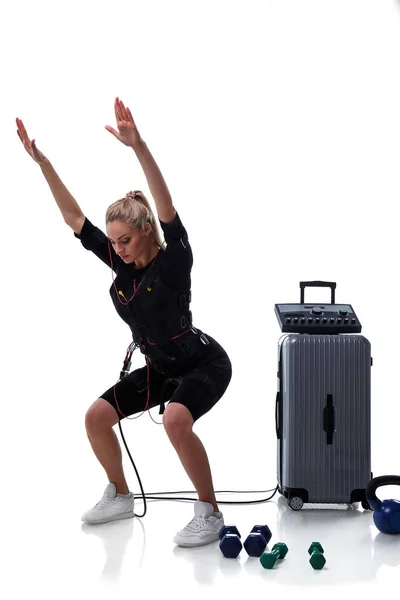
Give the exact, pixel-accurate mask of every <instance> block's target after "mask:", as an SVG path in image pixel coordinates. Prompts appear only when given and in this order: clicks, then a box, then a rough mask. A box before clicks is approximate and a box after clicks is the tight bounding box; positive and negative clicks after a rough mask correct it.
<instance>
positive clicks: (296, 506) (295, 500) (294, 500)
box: [288, 496, 303, 510]
mask: <svg viewBox="0 0 400 600" xmlns="http://www.w3.org/2000/svg"><path fill="white" fill-rule="evenodd" d="M288 505H289V506H290V508H291V509H292V510H301V509H302V508H303V500H302V499H301V498H300V497H299V496H292V497H291V498H289V500H288Z"/></svg>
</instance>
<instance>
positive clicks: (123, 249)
mask: <svg viewBox="0 0 400 600" xmlns="http://www.w3.org/2000/svg"><path fill="white" fill-rule="evenodd" d="M115 116H116V120H117V128H118V131H116V130H115V129H113V128H112V127H110V126H107V127H106V129H107V130H108V131H109V132H110V133H112V134H113V135H114V136H115V137H116V138H117V139H118V140H119V141H120V142H122V143H123V144H125V145H126V146H128V147H130V148H132V149H133V150H134V152H135V154H136V156H137V158H138V160H139V162H140V164H141V166H142V168H143V171H144V173H145V176H146V179H147V182H148V185H149V188H150V191H151V193H152V195H153V198H154V201H155V205H156V208H157V213H158V220H159V223H160V225H161V228H162V230H163V233H164V237H165V241H166V247H165V244H163V242H162V240H161V237H160V235H159V232H158V230H157V223H156V220H155V218H154V215H153V213H152V210H151V208H150V205H149V203H148V201H147V200H146V198H145V196H144V194H143V193H142V192H140V191H137V192H129V193H128V194H127V195H126V197H125V198H123V199H121V200H118V201H116V202H114V203H113V204H112V205H111V206H110V207H109V208H108V209H107V213H106V231H107V236H106V235H105V234H104V233H103V232H102V231H100V230H99V229H98V228H97V227H95V226H94V225H93V224H92V223H91V222H90V221H89V219H88V218H87V217H86V216H85V215H84V214H83V212H82V210H81V209H80V207H79V205H78V204H77V202H76V200H75V199H74V198H73V197H72V196H71V194H70V193H69V191H68V190H67V188H66V187H65V186H64V184H63V183H62V181H61V180H60V178H59V176H58V175H57V173H56V172H55V170H54V168H53V166H52V165H51V163H50V161H49V160H48V159H47V158H46V157H45V156H44V155H43V154H42V153H41V152H40V151H39V150H38V149H37V147H36V144H35V140H32V141H30V139H29V137H28V135H27V132H26V129H25V127H24V125H23V123H22V121H21V120H20V119H17V127H18V130H17V132H18V135H19V137H20V139H21V141H22V143H23V144H24V147H25V149H26V151H27V152H28V153H29V154H30V156H31V157H32V158H33V160H35V161H36V162H37V163H38V164H39V165H40V168H41V170H42V172H43V175H44V176H45V178H46V180H47V183H48V184H49V186H50V189H51V191H52V193H53V196H54V198H55V200H56V202H57V204H58V207H59V209H60V210H61V213H62V215H63V217H64V221H65V222H66V224H67V225H69V226H70V227H71V228H72V229H73V231H74V235H75V236H76V237H77V238H79V239H80V240H81V243H82V245H83V246H84V247H85V248H86V249H88V250H90V251H92V252H93V253H94V254H95V255H96V256H97V257H98V258H100V260H102V261H103V262H104V263H105V264H107V265H108V266H109V267H110V268H111V269H112V270H113V271H114V273H115V274H116V278H115V280H114V281H113V284H112V286H111V288H110V295H111V298H112V301H113V303H114V305H115V308H116V310H117V312H118V314H119V315H120V317H121V318H122V319H123V320H124V321H125V322H126V323H127V324H128V325H129V327H130V329H131V332H132V336H133V343H134V344H135V346H136V345H137V346H138V347H140V350H141V352H142V353H143V354H144V355H145V358H146V366H145V367H142V368H139V369H136V370H135V371H133V372H132V373H129V374H127V375H126V376H125V377H124V378H123V379H121V380H120V381H119V382H118V383H117V384H116V385H115V386H113V387H111V388H109V389H108V390H107V391H106V392H104V393H103V394H101V396H100V397H99V398H98V399H97V400H96V401H95V402H94V403H93V404H92V405H91V406H90V408H89V409H88V411H87V413H86V422H85V425H86V431H87V435H88V438H89V441H90V444H91V446H92V448H93V451H94V453H95V455H96V457H97V459H98V460H99V462H100V463H101V465H102V466H103V468H104V470H105V472H106V474H107V477H108V481H109V484H108V485H107V487H106V489H105V492H104V494H103V497H102V499H101V500H100V502H98V503H97V504H96V505H95V506H94V507H93V508H92V509H91V510H89V511H87V512H86V513H85V514H84V515H83V517H82V520H83V521H84V522H86V523H106V522H108V521H112V520H117V519H125V518H129V517H133V514H134V513H133V509H134V496H133V493H132V492H130V491H129V488H128V484H127V482H126V479H125V475H124V472H123V468H122V455H121V448H120V445H119V442H118V439H117V436H116V434H115V432H114V430H113V427H114V425H115V424H117V423H118V421H119V420H120V419H123V418H124V417H128V416H130V415H133V414H136V413H142V412H143V411H144V410H147V409H148V408H151V407H152V406H157V405H160V406H161V408H160V413H162V412H163V410H164V401H167V400H168V401H169V402H168V405H167V407H166V408H165V410H164V412H163V425H164V428H165V431H166V432H167V435H168V437H169V440H170V441H171V443H172V445H173V447H174V448H175V450H176V452H177V454H178V456H179V458H180V460H181V462H182V465H183V467H184V469H185V470H186V473H187V474H188V476H189V478H190V479H191V481H192V483H193V485H194V487H195V489H196V492H197V494H198V500H196V502H195V505H194V513H195V516H194V518H193V519H192V520H191V521H190V523H189V524H188V525H187V526H186V527H184V529H182V530H181V531H180V532H178V533H177V534H176V536H175V538H174V542H175V543H176V544H178V545H180V546H187V547H189V546H198V545H203V544H208V543H210V542H212V541H215V540H217V539H218V533H219V531H220V529H221V528H222V526H223V524H224V523H223V515H222V513H221V512H219V510H218V506H217V502H216V499H215V494H214V488H213V482H212V476H211V471H210V466H209V462H208V458H207V454H206V451H205V449H204V446H203V444H202V443H201V441H200V439H199V438H198V437H197V435H196V434H195V433H194V432H193V425H194V423H195V422H196V421H197V419H199V418H200V417H201V416H202V415H204V414H205V413H206V412H207V411H209V410H210V409H211V408H212V407H213V406H214V405H215V403H216V402H217V401H218V400H219V399H220V398H221V396H222V395H223V394H224V392H225V390H226V388H227V387H228V384H229V382H230V379H231V375H232V370H231V363H230V360H229V357H228V355H227V354H226V352H225V350H224V349H223V348H222V347H221V346H220V345H219V344H218V343H217V342H216V341H215V340H214V339H213V338H212V337H210V336H209V335H205V334H204V333H203V332H202V331H200V330H198V329H196V328H195V327H194V326H193V325H192V321H191V318H192V317H191V312H190V310H189V303H190V285H191V279H190V273H191V268H192V264H193V257H192V251H191V247H190V244H189V241H188V235H187V232H186V230H185V227H184V226H183V224H182V222H181V220H180V218H179V214H178V213H177V211H176V209H175V207H174V205H173V203H172V199H171V196H170V193H169V191H168V188H167V186H166V184H165V181H164V179H163V176H162V174H161V172H160V170H159V168H158V166H157V164H156V162H155V161H154V158H153V157H152V155H151V153H150V151H149V149H148V148H147V146H146V144H145V142H144V141H143V139H142V138H141V136H140V135H139V132H138V129H137V127H136V125H135V122H134V120H133V118H132V115H131V112H130V110H129V108H127V107H125V106H124V104H123V103H122V102H121V101H120V100H119V99H118V98H116V100H115Z"/></svg>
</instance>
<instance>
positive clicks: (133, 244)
mask: <svg viewBox="0 0 400 600" xmlns="http://www.w3.org/2000/svg"><path fill="white" fill-rule="evenodd" d="M106 228H107V236H108V238H109V240H110V243H111V246H112V247H113V248H114V250H115V252H116V254H118V256H120V257H121V258H122V260H123V261H124V262H126V263H131V262H133V261H135V260H136V259H137V258H138V257H139V256H140V255H141V254H143V252H144V251H145V250H146V248H147V247H148V245H149V243H150V238H149V233H150V231H151V227H150V225H149V223H146V225H145V231H142V230H141V229H139V228H137V227H131V226H130V225H128V224H127V223H122V222H121V221H111V222H110V223H107V226H106Z"/></svg>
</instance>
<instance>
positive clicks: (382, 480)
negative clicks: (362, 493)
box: [366, 475, 400, 510]
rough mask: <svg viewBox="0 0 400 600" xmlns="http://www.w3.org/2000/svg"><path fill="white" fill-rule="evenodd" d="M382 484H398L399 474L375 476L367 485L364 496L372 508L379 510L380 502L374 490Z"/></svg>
mask: <svg viewBox="0 0 400 600" xmlns="http://www.w3.org/2000/svg"><path fill="white" fill-rule="evenodd" d="M382 485H400V476H399V475H382V476H381V477H375V478H374V479H371V481H370V482H369V483H368V485H367V489H366V496H367V500H368V503H369V504H370V506H371V508H372V509H373V510H380V508H381V506H382V502H381V501H380V500H379V498H377V496H376V493H375V492H376V490H377V489H378V487H381V486H382Z"/></svg>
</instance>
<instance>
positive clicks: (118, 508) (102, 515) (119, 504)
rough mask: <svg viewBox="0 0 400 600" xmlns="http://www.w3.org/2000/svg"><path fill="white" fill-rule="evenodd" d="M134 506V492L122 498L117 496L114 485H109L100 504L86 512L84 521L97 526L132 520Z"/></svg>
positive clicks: (83, 517) (119, 495)
mask: <svg viewBox="0 0 400 600" xmlns="http://www.w3.org/2000/svg"><path fill="white" fill-rule="evenodd" d="M133 506H134V495H133V494H132V492H129V494H128V495H127V496H122V495H121V494H117V488H116V487H115V485H114V483H109V484H108V486H107V487H106V489H105V491H104V494H103V497H102V499H101V500H100V502H98V503H97V504H96V505H95V506H93V508H91V509H90V510H88V511H87V512H85V514H84V515H83V516H82V521H83V522H84V523H89V524H90V525H96V524H98V523H108V521H117V520H118V519H130V518H132V517H133Z"/></svg>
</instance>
